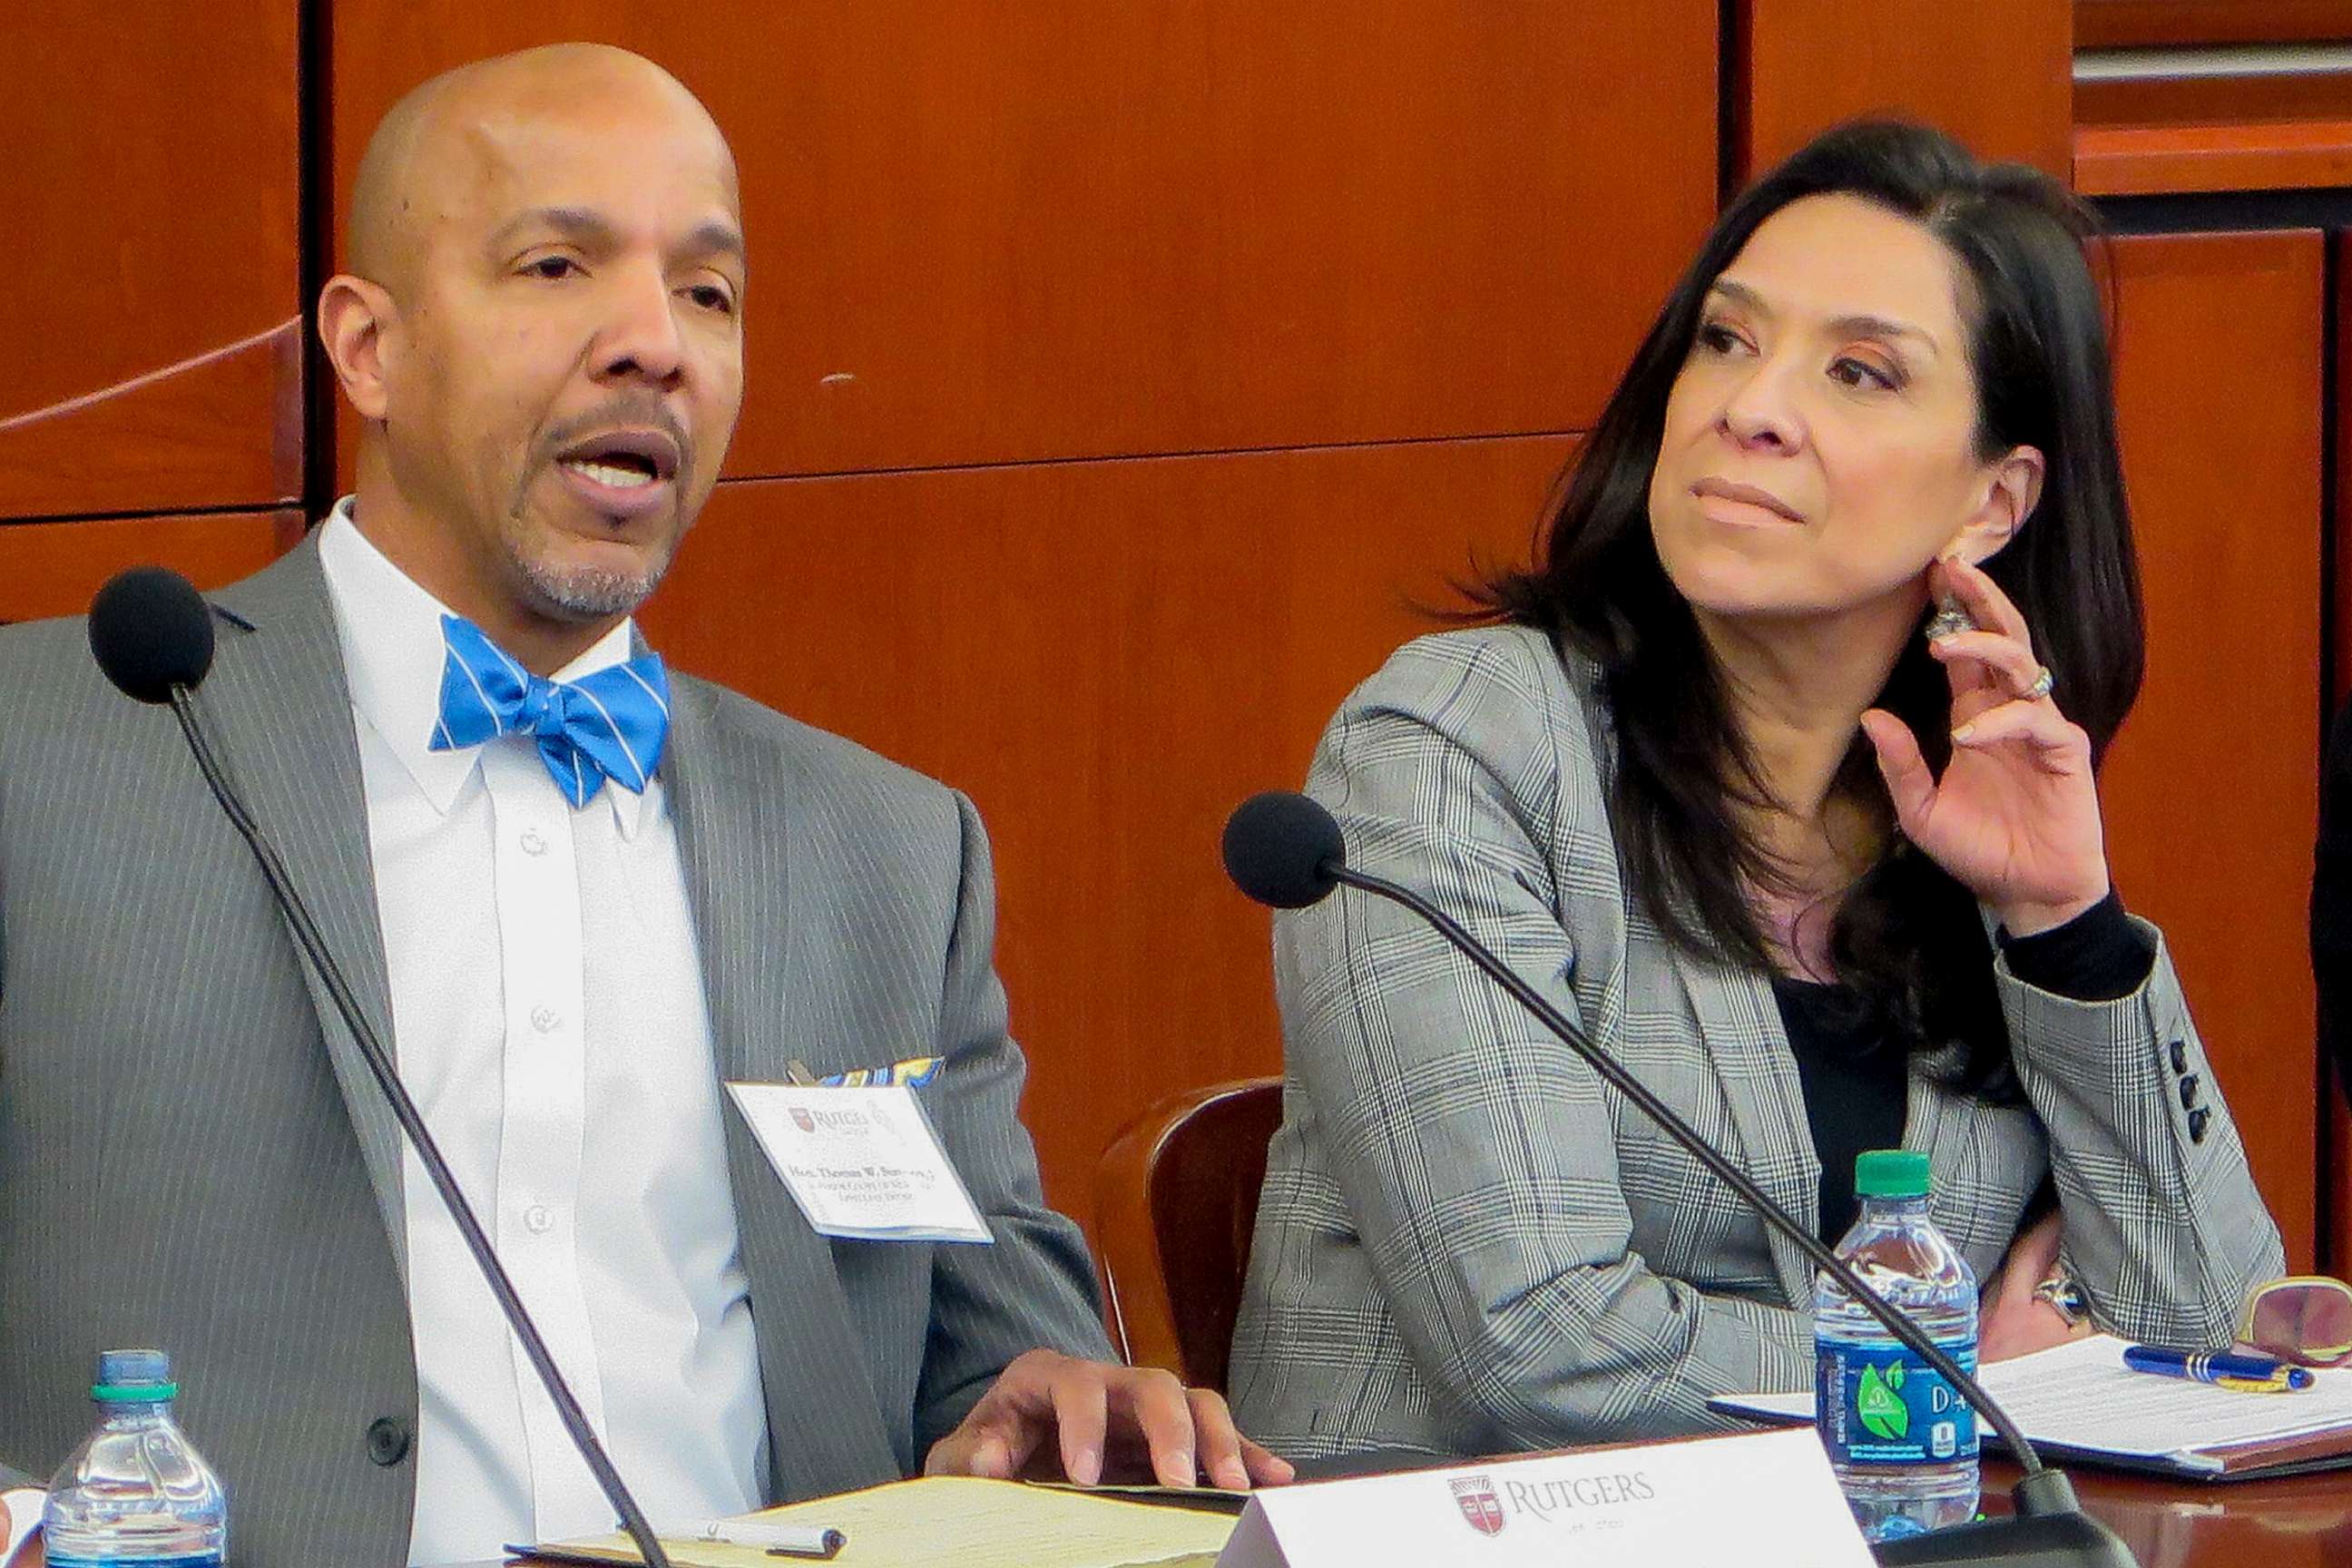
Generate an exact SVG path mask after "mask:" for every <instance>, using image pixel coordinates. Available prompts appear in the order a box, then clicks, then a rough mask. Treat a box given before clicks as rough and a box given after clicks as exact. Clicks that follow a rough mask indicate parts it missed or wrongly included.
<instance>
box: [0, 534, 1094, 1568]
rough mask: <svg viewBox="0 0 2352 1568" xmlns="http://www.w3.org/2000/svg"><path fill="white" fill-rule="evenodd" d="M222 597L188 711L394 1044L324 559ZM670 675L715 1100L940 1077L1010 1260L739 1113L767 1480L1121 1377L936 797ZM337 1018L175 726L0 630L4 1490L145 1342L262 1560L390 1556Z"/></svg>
mask: <svg viewBox="0 0 2352 1568" xmlns="http://www.w3.org/2000/svg"><path fill="white" fill-rule="evenodd" d="M216 603H217V605H218V606H219V611H220V615H219V623H220V624H219V631H220V634H221V643H220V652H219V657H218V659H217V661H216V663H215V667H214V670H213V674H212V677H211V679H209V680H208V681H207V682H206V684H205V688H204V690H203V693H202V695H201V701H202V703H203V705H204V707H205V710H207V712H208V714H209V716H210V718H211V720H212V721H213V723H214V724H215V726H216V727H217V733H218V734H219V735H220V736H221V737H222V738H223V740H224V742H225V744H226V750H227V752H228V756H229V760H230V762H229V765H230V767H231V770H232V773H234V775H235V776H236V779H237V780H238V782H239V784H240V785H241V787H242V788H243V790H244V791H245V793H246V794H247V798H248V799H249V800H250V801H251V802H252V805H253V807H254V811H255V815H256V816H258V817H259V819H260V820H261V822H262V823H263V825H264V826H265V827H266V829H267V830H268V832H269V833H270V834H271V835H272V836H273V837H275V839H276V841H277V843H278V847H279V849H280V850H281V852H282V853H283V854H284V856H285V858H286V860H287V862H288V864H289V867H290V868H291V869H292V873H293V876H294V879H295V880H296V883H297V884H298V886H299V887H300V888H301V889H302V890H303V893H304V895H305V897H306V899H307V900H309V901H310V904H311V906H312V908H313V910H314V911H315V913H316V914H317V916H318V918H319V921H320V924H321V925H322V926H323V927H324V929H325V931H326V934H327V937H328V940H329V941H330V942H331V944H332V946H333V948H334V949H335V951H336V952H337V953H338V955H339V956H340V958H341V961H342V963H344V964H345V965H346V966H348V968H349V971H350V973H351V974H352V978H353V982H354V984H355V988H356V989H357V991H358V993H359V994H360V996H361V998H362V1001H363V1003H364V1005H366V1007H367V1009H368V1011H369V1012H370V1013H371V1014H372V1015H373V1022H374V1025H375V1026H376V1028H377V1029H378V1030H379V1031H381V1032H382V1033H383V1036H384V1037H386V1038H390V1037H391V1032H392V1025H391V1016H390V1014H391V1005H390V998H389V994H388V991H387V983H386V980H385V974H384V962H383V945H382V942H381V939H380V937H379V934H378V931H377V929H376V923H375V922H376V914H375V910H376V905H375V898H374V893H373V883H372V880H371V870H370V866H369V859H368V848H367V838H366V830H365V816H364V807H363V803H362V795H361V784H360V771H359V755H358V749H357V742H356V740H355V738H354V731H353V728H352V717H351V704H350V698H349V693H348V691H347V689H346V688H345V685H344V678H343V672H342V664H341V653H340V648H339V644H338V642H337V639H336V634H335V628H334V625H333V620H332V612H331V609H330V608H329V605H328V602H327V600H326V597H325V589H324V584H323V581H322V579H321V575H320V568H319V563H318V559H317V554H316V552H315V550H314V549H313V548H312V547H311V546H310V545H307V544H306V545H304V546H302V547H301V548H299V549H298V550H296V551H295V552H292V553H291V554H290V555H289V556H288V557H287V558H286V559H285V560H283V561H281V562H279V563H277V564H276V565H274V566H272V567H270V568H269V569H268V570H267V571H265V572H263V573H261V574H258V575H257V576H255V577H253V578H251V579H248V580H247V582H245V583H242V584H237V585H236V586H235V587H233V588H230V589H228V590H226V591H225V592H223V593H222V594H220V595H217V596H216ZM673 689H674V692H675V697H674V703H673V706H674V721H673V730H672V742H671V748H670V751H669V752H668V754H667V757H666V759H665V761H664V763H663V768H664V774H665V777H666V778H667V781H668V783H669V786H670V791H671V794H670V799H671V800H672V802H673V803H674V805H675V809H676V811H677V821H678V829H679V842H680V846H681V851H682V854H683V856H684V859H685V863H686V868H687V878H688V890H689V894H690V897H691V900H692V903H693V906H694V912H695V919H696V923H697V926H698V939H699V942H700V948H701V957H702V963H703V967H704V972H705V981H706V990H707V994H708V995H709V1005H710V1008H711V1015H712V1016H711V1026H712V1035H713V1041H714V1046H715V1049H716V1051H717V1054H718V1065H719V1073H720V1075H721V1077H723V1078H726V1079H780V1078H782V1076H783V1068H784V1063H785V1061H786V1060H787V1058H793V1057H798V1058H802V1059H803V1060H804V1061H805V1062H807V1063H808V1064H809V1065H810V1066H811V1067H813V1068H815V1069H816V1070H817V1071H818V1072H820V1073H824V1072H829V1071H837V1070H841V1069H845V1068H852V1067H858V1066H867V1065H872V1064H875V1063H877V1062H887V1061H891V1060H894V1059H898V1058H908V1057H913V1056H920V1055H928V1054H933V1053H945V1054H946V1055H947V1056H948V1058H949V1065H948V1067H947V1068H946V1069H945V1071H944V1072H943V1073H942V1074H941V1075H940V1078H939V1079H937V1080H936V1081H935V1082H934V1084H933V1085H932V1086H931V1087H930V1088H929V1089H925V1090H924V1091H923V1093H924V1096H925V1100H926V1104H927V1106H928V1108H929V1111H930V1113H931V1116H932V1118H933V1120H934V1121H935V1122H936V1123H937V1125H938V1127H939V1131H940V1136H941V1138H942V1139H943V1140H944V1141H945V1142H946V1144H947V1147H948V1149H949V1152H950V1155H951V1157H952V1158H953V1159H954V1161H955V1163H956V1165H957V1167H958V1168H959V1169H960V1170H961V1173H962V1174H963V1177H964V1179H965V1181H966V1183H967V1184H969V1185H970V1186H971V1190H972V1195H973V1197H974V1199H975V1201H976V1202H977V1203H978V1204H979V1205H980V1207H981V1209H982V1211H983V1212H984V1213H986V1214H987V1215H988V1216H989V1220H990V1224H991V1226H992V1228H993V1230H994V1232H995V1235H996V1238H997V1239H996V1245H994V1246H993V1247H955V1246H942V1247H930V1246H927V1245H919V1244H918V1245H905V1244H877V1243H860V1242H829V1241H827V1240H826V1239H824V1238H823V1237H818V1236H817V1235H816V1234H815V1233H814V1232H813V1231H811V1230H810V1229H809V1227H808V1226H807V1225H806V1223H805V1222H804V1221H803V1219H802V1217H801V1215H800V1212H799V1210H798V1209H797V1208H796V1207H794V1206H793V1203H792V1201H791V1199H790V1197H789V1196H788V1194H786V1192H785V1191H784V1189H783V1187H782V1184H780V1183H778V1182H777V1181H776V1179H775V1178H774V1176H773V1175H772V1173H771V1171H770V1168H769V1166H768V1164H767V1162H766V1161H765V1160H764V1159H763V1158H762V1157H761V1154H760V1152H759V1151H758V1148H757V1146H756V1145H755V1143H754V1142H753V1141H752V1138H751V1133H750V1131H749V1130H748V1128H747V1127H746V1126H745V1125H744V1123H743V1122H742V1121H741V1119H740V1115H739V1114H738V1113H737V1112H736V1110H734V1108H733V1106H732V1105H731V1103H730V1105H729V1106H728V1108H727V1110H726V1113H725V1114H726V1118H727V1146H728V1163H729V1168H730V1176H731V1181H732V1185H733V1191H734V1199H735V1210H736V1220H737V1224H738V1226H739V1227H740V1235H741V1244H742V1249H743V1260H744V1266H745V1269H746V1272H747V1274H748V1276H749V1278H750V1281H751V1304H752V1311H753V1316H754V1319H755V1321H756V1325H757V1340H758V1344H759V1351H760V1366H761V1378H762V1381H763V1383H764V1384H765V1392H766V1399H767V1406H768V1426H769V1435H770V1443H769V1448H770V1452H771V1461H772V1486H773V1489H774V1494H775V1496H776V1497H778V1498H779V1499H791V1498H800V1497H807V1496H813V1495H816V1494H819V1493H824V1492H829V1491H835V1490H839V1489H845V1488H849V1487H856V1486H864V1485H869V1484H872V1483H874V1482H877V1481H880V1480H886V1479H896V1478H898V1476H899V1475H901V1474H903V1473H906V1472H908V1470H910V1469H911V1468H913V1467H915V1466H917V1465H918V1464H919V1462H920V1460H921V1457H922V1455H923V1453H924V1452H925V1450H926V1449H927V1447H929V1444H930V1442H931V1441H932V1440H933V1439H934V1438H936V1437H937V1436H940V1434H941V1433H943V1432H945V1431H947V1430H948V1429H950V1427H951V1426H953V1425H954V1424H955V1423H956V1422H958V1421H959V1420H961V1418H962V1416H963V1415H964V1413H965V1412H966V1411H967V1410H968V1409H969V1408H970V1407H971V1404H972V1402H973V1401H974V1400H975V1399H977V1398H978V1397H979V1395H980V1394H981V1393H982V1390H983V1389H984V1388H985V1387H986V1386H987V1384H989V1383H990V1382H991V1381H992V1379H993V1378H994V1376H995V1374H996V1373H997V1372H998V1371H999V1370H1000V1369H1001V1368H1002V1367H1003V1365H1004V1364H1005V1363H1006V1362H1008V1361H1010V1360H1011V1359H1012V1358H1013V1356H1015V1355H1017V1354H1019V1353H1020V1352H1022V1351H1024V1350H1026V1349H1028V1348H1030V1347H1032V1346H1034V1345H1047V1346H1052V1347H1054V1348H1056V1349H1061V1350H1065V1351H1067V1352H1072V1353H1075V1354H1082V1355H1087V1356H1091V1357H1097V1358H1100V1359H1109V1358H1110V1350H1109V1347H1108V1342H1107V1341H1106V1340H1105V1337H1104V1335H1103V1331H1102V1328H1101V1323H1100V1320H1099V1318H1098V1316H1097V1306H1096V1301H1095V1298H1094V1279H1093V1271H1092V1269H1091V1268H1090V1266H1089V1265H1088V1262H1087V1256H1086V1252H1085V1248H1084V1245H1083V1243H1082V1242H1081V1241H1080V1239H1079V1237H1078V1234H1077V1232H1076V1229H1075V1227H1073V1226H1071V1225H1070V1224H1069V1222H1068V1221H1066V1220H1065V1219H1063V1218H1062V1217H1061V1216H1060V1215H1055V1214H1054V1213H1053V1212H1052V1211H1050V1210H1049V1209H1047V1208H1046V1207H1045V1202H1044V1200H1043V1197H1042V1196H1041V1194H1040V1192H1039V1187H1038V1181H1037V1172H1036V1164H1035V1160H1034V1154H1033V1152H1032V1150H1031V1146H1030V1142H1029V1139H1028V1136H1027V1134H1026V1133H1025V1132H1024V1131H1023V1129H1022V1127H1021V1125H1020V1122H1019V1121H1018V1120H1017V1117H1016V1102H1017V1100H1018V1098H1019V1094H1020V1088H1021V1081H1022V1077H1023V1071H1024V1068H1023V1062H1022V1058H1021V1053H1020V1051H1019V1049H1018V1048H1017V1047H1015V1046H1014V1045H1013V1041H1012V1040H1011V1039H1010V1038H1009V1037H1008V1036H1007V1034H1006V1022H1005V1000H1004V994H1003V988H1002V987H1001V986H1000V985H999V984H998V982H997V979H996V975H995V973H994V970H993V967H992V944H993V937H994V909H993V891H992V882H991V879H990V869H989V858H988V849H987V844H986V841H985V839H984V838H983V837H982V832H981V826H980V823H979V819H978V817H977V816H976V815H975V814H974V812H973V810H972V808H971V804H970V803H969V802H968V801H966V800H965V799H964V798H963V797H962V796H961V795H957V794H955V793H953V792H951V791H950V790H948V789H946V788H945V787H943V786H941V785H940V784H934V783H932V782H930V781H929V780H927V779H924V778H921V777H919V775H917V774H915V773H910V772H908V771H907V770H905V769H903V768H899V767H897V766H895V765H893V764H891V763H886V762H884V761H882V760H881V759H879V758H877V757H876V756H874V755H872V754H871V753H869V752H865V751H863V750H860V749H859V748H857V747H856V746H854V745H851V744H850V743H848V742H845V741H842V740H839V739H836V738H835V737H833V736H830V735H826V734H824V733H822V732H820V731H814V730H812V729H809V728H808V727H806V726H804V725H802V724H798V723H795V722H793V721H791V720H789V719H785V718H783V717H782V716H781V715H778V714H776V713H773V712H772V711H770V710H766V709H764V708H761V707H760V706H758V705H757V704H755V703H753V702H751V701H749V700H746V699H743V698H741V697H738V696H735V695H733V694H731V693H730V692H727V691H724V690H722V689H719V688H716V687H713V686H710V685H709V684H707V683H704V682H700V681H696V680H693V679H686V678H679V679H677V680H676V681H675V682H674V688H673ZM331 1018H332V1013H331V1008H330V1006H329V1005H328V1002H327V998H326V995H325V993H324V992H323V990H322V989H320V987H319V986H318V985H317V984H316V980H315V977H314V976H312V975H310V973H308V971H307V970H306V969H305V968H304V967H303V966H301V965H300V964H299V963H298V962H297V959H296V954H295V949H294V946H293V943H292V941H291V939H290V938H289V935H288V934H287V932H286V930H285V928H284V926H283V924H282V922H281V921H280V919H279V917H278V914H277V912H276V910H275V909H274V908H273V907H272V905H271V904H270V903H269V901H268V896H267V893H266V891H265V889H264V885H263V883H262V881H261V879H260V875H259V873H258V871H257V869H256V868H255V867H254V866H253V864H252V861H251V859H250V857H249V856H248V854H247V850H246V848H245V847H244V844H243V842H242V841H241V840H240V839H238V838H237V837H236V835H235V833H234V832H233V830H232V829H231V828H230V827H229V826H228V825H227V823H226V821H225V820H224V819H223V818H222V816H221V814H220V812H219V809H218V808H217V807H216V806H215V804H214V803H213V801H212V799H211V797H210V796H209V795H207V794H206V793H205V788H204V785H203V783H202V781H201V779H200V777H199V776H198V774H197V773H196V771H195V767H194V763H193V762H192V761H191V760H190V758H189V757H188V755H187V753H186V751H185V749H184V746H183V744H182V742H181V740H180V736H179V733H178V730H177V726H176V725H175V724H174V722H173V719H172V716H171V714H170V713H169V712H168V711H167V710H162V709H152V708H141V707H139V706H137V705H135V704H133V703H131V702H130V701H128V700H125V699H123V698H122V697H121V696H120V695H119V694H118V693H116V692H115V691H114V690H113V689H112V688H110V686H108V685H107V684H106V682H105V680H104V679H103V678H102V677H101V676H100V674H99V672H98V670H97V669H96V668H95V667H94V666H93V665H92V663H91V661H90V657H89V648H88V646H87V643H86V642H85V640H84V633H83V629H82V626H81V623H79V621H61V622H48V623H44V624H40V625H35V626H22V627H16V628H11V629H9V630H7V631H5V632H0V1467H8V1466H14V1467H16V1468H18V1469H20V1470H26V1471H30V1472H33V1473H34V1474H36V1475H46V1474H47V1471H48V1469H49V1468H51V1467H53V1466H55V1465H56V1464H57V1463H58V1461H59V1460H61V1459H62V1458H64V1456H65V1453H66V1451H67V1450H68V1448H69V1447H72V1446H73V1444H74V1443H75V1442H77V1441H78V1440H79V1437H80V1436H81V1435H82V1433H83V1432H84V1431H85V1430H86V1429H87V1427H88V1426H89V1419H90V1416H89V1404H88V1402H87V1398H86V1380H87V1377H88V1368H89V1364H90V1357H91V1354H92V1352H93V1351H94V1350H96V1349H98V1348H100V1347H102V1346H109V1345H129V1344H154V1345H161V1346H163V1347H165V1348H167V1349H169V1350H170V1351H171V1352H173V1359H174V1364H175V1369H176V1371H177V1373H178V1375H179V1377H180V1380H181V1383H182V1386H183V1388H184V1394H183V1396H182V1400H181V1405H182V1418H183V1420H184V1424H185V1426H187V1427H188V1429H189V1431H190V1433H191V1434H192V1436H194V1438H195V1440H196V1442H197V1443H198V1445H199V1446H200V1447H203V1448H204V1449H205V1451H206V1453H207V1454H208V1455H209V1456H210V1458H212V1459H213V1461H214V1462H215V1465H216V1466H217V1467H218V1468H219V1469H220V1471H221V1473H222V1475H223V1477H224V1479H226V1482H227V1484H228V1486H229V1488H230V1490H231V1497H232V1506H233V1510H234V1513H233V1519H232V1534H233V1536H234V1539H235V1542H236V1560H237V1562H238V1563H241V1564H243V1565H244V1568H294V1565H297V1564H299V1565H302V1568H310V1565H312V1564H317V1563H335V1564H338V1565H341V1564H353V1565H358V1564H387V1565H389V1564H394V1563H400V1562H402V1561H403V1559H404V1555H405V1552H406V1548H407V1543H408V1530H409V1526H408V1521H409V1510H410V1506H411V1502H412V1498H413V1479H414V1473H415V1466H414V1464H413V1463H411V1462H402V1463H396V1464H394V1465H391V1466H389V1467H382V1468H380V1467H379V1466H378V1465H376V1464H375V1463H373V1462H371V1460H370V1458H369V1452H368V1441H367V1434H368V1430H369V1427H370V1425H371V1423H373V1422H375V1421H377V1420H378V1419H379V1418H381V1417H387V1416H388V1417H391V1418H392V1419H394V1420H395V1421H397V1422H400V1423H402V1424H403V1426H404V1429H406V1430H408V1431H412V1432H413V1431H414V1430H415V1420H416V1404H417V1398H416V1385H415V1363H414V1360H413V1357H412V1354H411V1349H410V1345H411V1341H410V1331H409V1321H408V1311H407V1302H406V1298H405V1294H404V1289H403V1286H402V1272H401V1271H402V1267H403V1264H402V1259H401V1258H400V1257H399V1254H398V1247H399V1242H398V1238H400V1237H402V1235H403V1226H402V1222H401V1214H402V1209H401V1205H402V1202H403V1194H402V1193H401V1190H400V1161H399V1157H398V1144H397V1142H396V1128H395V1126H394V1121H393V1120H392V1117H391V1114H390V1112H389V1111H387V1110H383V1108H382V1107H381V1104H380V1101H379V1099H378V1096H377V1092H376V1089H375V1088H374V1085H373V1081H372V1080H371V1079H368V1077H367V1071H366V1068H365V1066H364V1065H363V1063H362V1061H361V1058H360V1057H359V1055H358V1050H357V1047H356V1046H354V1045H353V1044H352V1041H351V1039H350V1037H349V1036H348V1034H347V1033H346V1031H344V1030H343V1029H342V1028H341V1026H340V1025H337V1024H335V1023H332V1022H325V1023H322V1020H330V1019H331ZM415 1201H420V1202H431V1201H434V1200H433V1199H432V1197H431V1194H415Z"/></svg>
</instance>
